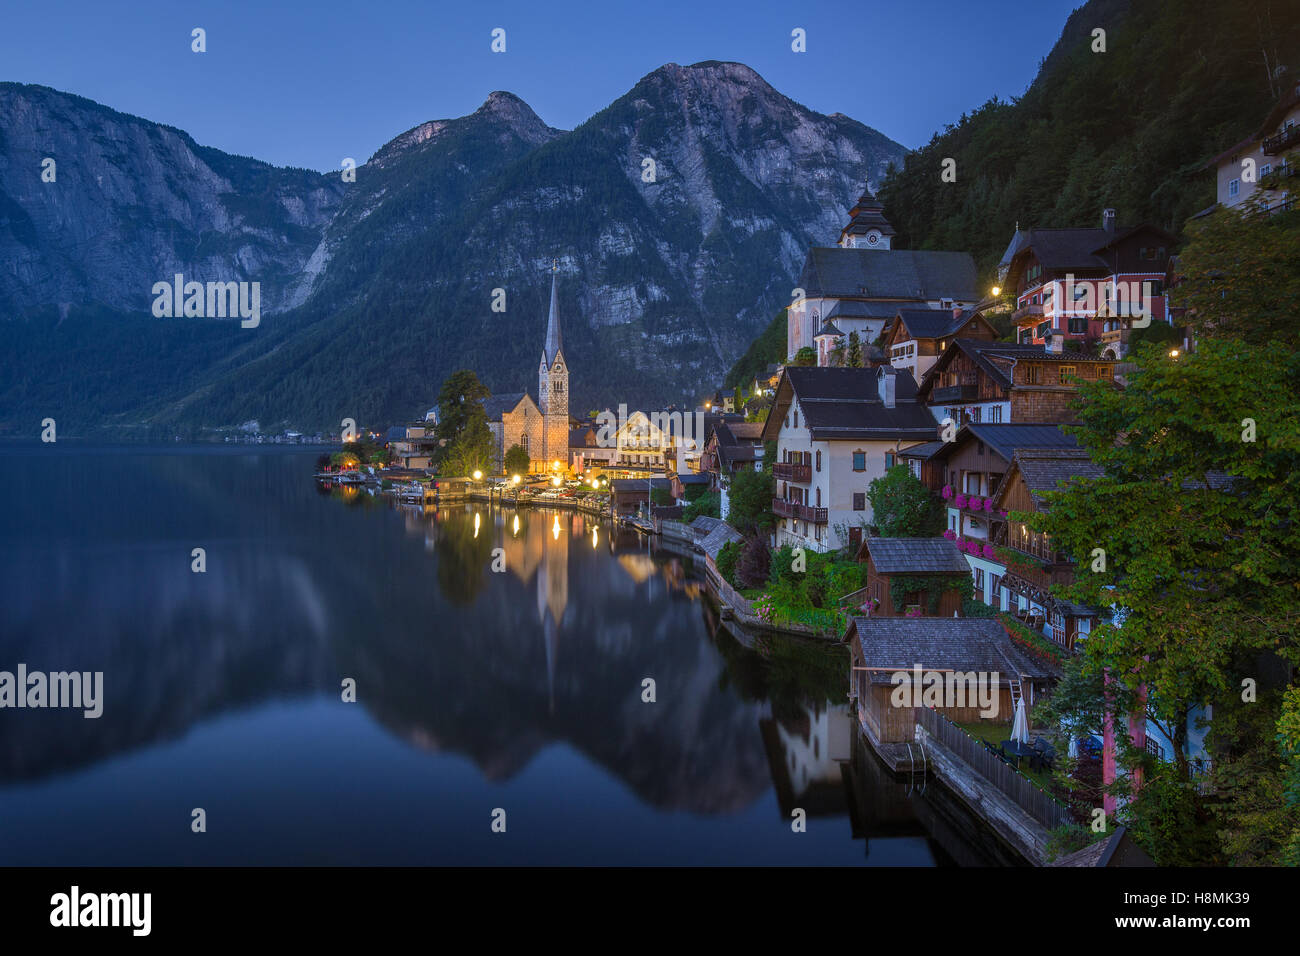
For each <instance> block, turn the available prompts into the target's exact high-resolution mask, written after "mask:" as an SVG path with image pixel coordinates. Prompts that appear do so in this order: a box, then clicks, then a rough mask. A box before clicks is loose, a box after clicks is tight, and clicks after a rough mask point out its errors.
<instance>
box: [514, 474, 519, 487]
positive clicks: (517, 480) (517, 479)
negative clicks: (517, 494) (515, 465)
mask: <svg viewBox="0 0 1300 956" xmlns="http://www.w3.org/2000/svg"><path fill="white" fill-rule="evenodd" d="M519 481H520V478H519V476H518V475H515V477H514V483H515V484H516V485H517V484H519Z"/></svg>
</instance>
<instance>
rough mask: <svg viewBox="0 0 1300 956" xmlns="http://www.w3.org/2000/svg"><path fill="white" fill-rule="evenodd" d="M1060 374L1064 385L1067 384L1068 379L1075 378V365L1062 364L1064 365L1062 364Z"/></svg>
mask: <svg viewBox="0 0 1300 956" xmlns="http://www.w3.org/2000/svg"><path fill="white" fill-rule="evenodd" d="M1060 376H1061V384H1062V385H1064V384H1066V379H1069V378H1074V366H1073V365H1062V366H1061V371H1060Z"/></svg>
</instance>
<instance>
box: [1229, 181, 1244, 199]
mask: <svg viewBox="0 0 1300 956" xmlns="http://www.w3.org/2000/svg"><path fill="white" fill-rule="evenodd" d="M1239 192H1241V180H1240V179H1231V180H1229V181H1228V195H1229V196H1235V195H1237V193H1239Z"/></svg>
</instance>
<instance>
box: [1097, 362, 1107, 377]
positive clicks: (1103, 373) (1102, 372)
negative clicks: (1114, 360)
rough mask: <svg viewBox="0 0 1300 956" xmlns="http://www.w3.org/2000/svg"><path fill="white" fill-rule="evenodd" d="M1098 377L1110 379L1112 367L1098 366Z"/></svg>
mask: <svg viewBox="0 0 1300 956" xmlns="http://www.w3.org/2000/svg"><path fill="white" fill-rule="evenodd" d="M1097 377H1098V378H1103V379H1106V378H1110V366H1109V365H1098V366H1097Z"/></svg>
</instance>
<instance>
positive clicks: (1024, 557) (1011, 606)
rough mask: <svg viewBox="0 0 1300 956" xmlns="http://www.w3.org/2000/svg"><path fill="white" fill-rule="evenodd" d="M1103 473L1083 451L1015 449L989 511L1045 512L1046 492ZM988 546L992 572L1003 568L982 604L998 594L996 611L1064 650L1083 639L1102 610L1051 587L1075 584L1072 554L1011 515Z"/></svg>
mask: <svg viewBox="0 0 1300 956" xmlns="http://www.w3.org/2000/svg"><path fill="white" fill-rule="evenodd" d="M1101 474H1102V469H1101V466H1099V465H1097V464H1094V463H1093V462H1092V461H1091V460H1090V459H1089V458H1088V453H1087V451H1086V450H1084V449H1082V448H1065V447H1060V446H1057V447H1051V448H1018V449H1016V451H1015V453H1014V455H1013V457H1012V460H1011V467H1010V468H1009V469H1008V470H1007V473H1006V476H1005V477H1004V478H1003V480H1002V481H1001V482H1000V483H999V485H998V487H997V489H996V490H995V491H994V492H993V496H992V498H991V499H989V505H988V513H989V514H997V515H999V516H1001V515H1004V514H1005V515H1008V516H1009V515H1010V514H1011V513H1012V512H1023V513H1031V514H1032V513H1034V512H1039V511H1043V510H1044V509H1045V508H1046V507H1047V502H1046V500H1045V499H1044V497H1043V494H1044V492H1049V491H1058V490H1060V489H1062V488H1064V487H1065V486H1067V485H1068V484H1069V483H1070V482H1072V481H1075V480H1077V479H1080V478H1096V477H1100V475H1101ZM991 543H992V545H993V549H994V551H993V553H994V558H995V559H996V564H995V565H993V567H994V570H993V571H991V572H990V573H993V574H997V571H996V568H997V567H1001V568H1003V569H1004V570H1003V571H1002V572H1001V574H1000V575H999V576H998V577H997V579H996V580H991V581H989V583H988V585H987V587H986V589H985V597H986V600H987V598H988V597H989V596H992V595H996V596H997V601H996V603H995V604H994V607H996V608H997V609H999V610H1003V611H1009V612H1010V613H1013V614H1015V615H1016V617H1018V618H1020V619H1021V620H1023V621H1024V622H1025V623H1026V624H1028V625H1029V626H1030V627H1032V628H1033V629H1034V630H1036V631H1040V632H1042V633H1044V634H1046V635H1047V637H1049V638H1051V639H1052V640H1053V641H1055V642H1056V643H1057V644H1059V645H1060V646H1061V647H1063V648H1065V649H1067V650H1070V649H1072V648H1073V647H1074V643H1075V641H1076V640H1079V639H1081V638H1086V637H1087V635H1088V633H1089V632H1090V631H1091V630H1092V628H1093V626H1094V625H1095V624H1096V622H1097V620H1098V618H1099V616H1100V612H1099V611H1098V610H1097V609H1096V608H1089V607H1084V606H1082V605H1078V604H1074V603H1073V602H1070V601H1067V600H1065V599H1063V598H1060V597H1057V596H1056V595H1055V594H1053V593H1052V592H1051V588H1052V587H1053V586H1054V585H1068V584H1069V583H1070V582H1071V581H1073V580H1074V573H1075V563H1074V561H1073V559H1072V558H1071V556H1070V555H1068V554H1065V553H1064V552H1062V551H1058V550H1057V549H1056V548H1055V547H1054V546H1053V544H1052V541H1051V539H1050V537H1049V536H1048V535H1047V534H1045V533H1043V532H1041V531H1034V530H1033V529H1031V528H1030V527H1029V525H1028V524H1027V523H1025V522H1022V521H1016V520H1013V519H1011V518H1010V517H1000V520H998V521H997V522H996V523H995V526H994V527H993V529H992V538H991ZM1083 557H1084V558H1087V557H1088V556H1087V555H1084V556H1083Z"/></svg>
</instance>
